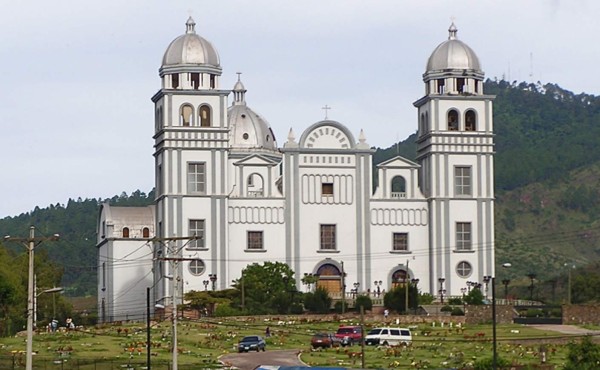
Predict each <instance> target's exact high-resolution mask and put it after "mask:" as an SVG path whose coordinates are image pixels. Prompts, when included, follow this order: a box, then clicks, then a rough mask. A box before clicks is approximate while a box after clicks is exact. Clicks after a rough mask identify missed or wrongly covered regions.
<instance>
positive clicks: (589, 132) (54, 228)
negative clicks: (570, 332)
mask: <svg viewBox="0 0 600 370" xmlns="http://www.w3.org/2000/svg"><path fill="white" fill-rule="evenodd" d="M485 92H486V94H491V95H496V99H495V101H494V128H495V133H496V138H495V142H496V152H497V155H496V159H495V165H496V170H495V175H496V190H497V195H498V205H499V207H498V209H497V211H498V212H497V217H496V221H497V226H498V227H497V234H499V233H500V234H502V233H509V235H513V234H515V233H517V232H518V234H519V235H520V236H521V237H526V236H527V235H530V234H531V233H536V232H540V231H541V230H534V229H527V228H524V227H525V226H526V225H522V224H521V223H520V222H519V218H518V217H519V214H516V215H513V214H512V213H511V212H510V209H512V208H515V207H516V205H515V206H512V205H510V207H509V209H508V210H507V208H506V206H507V205H508V203H507V202H504V201H503V199H504V198H506V199H509V198H511V199H513V198H514V199H517V200H518V199H520V198H518V197H515V196H511V195H510V194H509V193H510V191H513V192H514V191H519V189H525V188H526V187H527V186H531V185H532V184H535V183H538V182H540V183H541V182H544V181H545V182H547V183H548V182H550V183H557V184H558V183H563V184H564V185H562V186H564V187H565V189H566V188H568V187H569V186H570V185H569V181H570V179H569V176H570V171H573V170H575V169H579V170H581V169H582V168H584V167H587V166H588V165H593V164H594V163H598V162H600V145H599V144H600V143H599V141H600V140H599V139H598V138H600V98H599V97H596V96H593V95H587V94H579V95H576V94H573V93H572V92H570V91H567V90H564V89H561V88H560V87H558V86H556V85H553V84H546V85H543V86H542V85H540V84H528V83H524V82H523V83H520V84H517V83H516V82H514V83H509V82H506V81H491V80H488V81H486V83H485ZM415 139H416V135H411V136H410V137H408V138H407V139H406V140H404V141H403V142H400V143H398V144H397V145H394V146H392V147H390V148H387V149H377V152H376V153H375V155H374V163H380V162H382V161H384V160H387V159H389V158H391V157H394V156H396V155H398V154H400V155H402V156H404V157H406V158H408V159H414V158H415V154H416V150H415V148H416V147H415ZM582 178H585V177H583V176H579V177H577V179H579V180H577V181H579V183H577V184H575V185H573V188H575V187H577V186H581V183H580V182H581V179H582ZM589 185H590V187H589V188H586V194H587V196H586V197H585V199H587V200H588V201H584V203H588V206H590V207H596V206H597V205H596V206H594V203H590V201H589V200H594V199H599V198H600V189H599V188H598V184H589ZM577 193H581V192H577ZM504 194H507V196H506V197H504ZM548 194H550V193H548ZM561 194H568V191H566V190H565V191H563V192H561ZM153 199H154V195H153V194H148V195H146V194H145V193H143V192H140V191H139V190H138V191H136V192H134V193H132V194H131V195H127V194H125V193H124V194H122V195H121V196H115V197H113V198H112V199H109V200H108V201H110V202H111V203H112V204H114V205H122V206H143V205H147V204H150V203H151V202H152V200H153ZM103 201H106V200H101V199H86V200H82V199H78V200H69V202H68V203H67V204H66V205H61V204H56V205H51V206H50V207H47V208H43V209H42V208H37V207H36V209H34V210H33V211H31V212H28V213H24V214H21V215H19V216H16V217H7V218H4V219H2V220H0V233H2V235H12V236H17V237H26V236H27V235H28V230H29V226H30V225H35V226H36V228H37V231H38V233H39V234H40V235H52V234H54V233H59V234H61V240H60V241H58V242H48V243H44V244H43V247H42V249H43V250H44V251H47V252H48V255H49V258H50V259H51V260H52V261H55V262H56V263H58V264H59V265H60V266H62V268H63V269H64V278H63V281H62V285H63V286H65V287H70V289H71V293H73V294H76V295H82V294H95V290H96V270H95V268H96V249H95V248H94V246H95V241H96V235H95V232H96V219H97V217H98V207H99V205H100V204H101V203H102V202H103ZM547 201H548V200H547V199H546V200H544V202H546V203H544V204H547ZM596 202H597V200H596ZM554 203H555V204H559V205H560V204H571V210H570V211H573V209H572V208H573V206H572V203H573V200H569V199H566V200H562V201H560V202H554ZM577 203H581V201H577ZM538 208H539V207H538ZM563 209H564V207H563ZM563 209H557V210H556V211H555V212H562V211H563ZM534 211H535V210H534ZM538 211H539V210H538ZM555 216H556V219H557V220H559V219H560V217H561V216H560V215H555ZM584 216H585V215H584ZM562 217H565V216H562ZM587 217H588V219H589V218H590V217H591V218H592V219H593V217H592V216H590V215H588V216H587ZM571 218H572V217H571ZM537 219H541V218H540V217H539V215H538V217H537ZM596 219H597V218H596ZM557 222H558V221H557ZM506 225H508V226H510V225H513V226H514V225H516V227H517V229H512V230H511V228H510V227H506ZM570 227H578V226H577V225H570ZM584 227H585V225H584V226H581V228H584ZM499 236H502V235H499ZM504 239H505V238H503V237H501V238H498V240H499V241H500V240H504ZM505 243H509V241H505ZM506 245H508V244H506ZM4 246H5V247H8V248H10V249H11V250H12V251H13V252H15V253H23V248H22V246H20V245H15V244H14V243H11V244H9V243H5V244H4ZM497 248H498V249H501V248H504V246H503V245H502V243H497ZM1 249H2V245H1V244H0V252H2V250H1ZM499 252H500V253H499V255H500V256H501V255H502V253H503V252H504V251H499ZM57 283H60V282H57Z"/></svg>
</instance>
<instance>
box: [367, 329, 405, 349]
mask: <svg viewBox="0 0 600 370" xmlns="http://www.w3.org/2000/svg"><path fill="white" fill-rule="evenodd" d="M411 343H412V334H411V332H410V329H406V328H374V329H372V330H370V331H369V332H368V333H367V336H366V337H365V344H366V345H371V344H373V345H377V344H382V345H384V346H387V345H391V346H395V345H398V344H406V345H408V344H411Z"/></svg>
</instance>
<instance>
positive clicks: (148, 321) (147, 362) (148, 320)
mask: <svg viewBox="0 0 600 370" xmlns="http://www.w3.org/2000/svg"><path fill="white" fill-rule="evenodd" d="M150 339H151V336H150V287H147V288H146V355H147V357H146V369H147V370H150V348H151V347H150V345H151V342H150Z"/></svg>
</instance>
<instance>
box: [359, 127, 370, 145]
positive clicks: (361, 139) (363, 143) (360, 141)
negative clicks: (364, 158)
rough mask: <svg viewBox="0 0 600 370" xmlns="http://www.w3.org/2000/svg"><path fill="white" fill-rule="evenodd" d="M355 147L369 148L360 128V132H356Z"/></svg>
mask: <svg viewBox="0 0 600 370" xmlns="http://www.w3.org/2000/svg"><path fill="white" fill-rule="evenodd" d="M356 148H357V149H369V144H367V137H366V135H365V132H364V130H363V129H362V128H361V129H360V133H359V134H358V144H357V145H356Z"/></svg>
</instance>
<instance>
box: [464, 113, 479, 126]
mask: <svg viewBox="0 0 600 370" xmlns="http://www.w3.org/2000/svg"><path fill="white" fill-rule="evenodd" d="M476 130H477V116H476V115H475V111H473V110H468V111H467V113H465V131H476Z"/></svg>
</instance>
